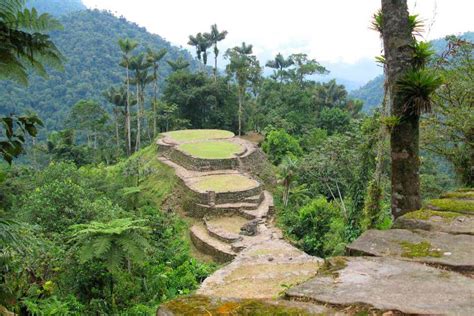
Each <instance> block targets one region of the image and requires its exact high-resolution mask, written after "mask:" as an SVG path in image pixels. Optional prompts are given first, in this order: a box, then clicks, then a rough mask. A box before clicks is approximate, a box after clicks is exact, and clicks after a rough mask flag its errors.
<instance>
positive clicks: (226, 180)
mask: <svg viewBox="0 0 474 316" xmlns="http://www.w3.org/2000/svg"><path fill="white" fill-rule="evenodd" d="M259 186H260V183H259V182H258V181H256V180H254V179H251V178H248V177H246V176H244V175H241V174H216V175H208V176H203V177H199V178H198V179H196V180H195V181H192V182H190V183H189V187H190V188H191V189H192V190H194V191H197V192H201V193H204V192H208V191H214V192H216V193H222V192H239V191H247V190H251V189H255V188H258V187H259Z"/></svg>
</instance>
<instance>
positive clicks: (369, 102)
mask: <svg viewBox="0 0 474 316" xmlns="http://www.w3.org/2000/svg"><path fill="white" fill-rule="evenodd" d="M383 78H384V76H383V75H380V76H377V77H375V78H374V79H372V80H370V81H369V82H367V83H366V84H365V85H364V86H362V87H360V88H359V89H357V90H354V91H352V92H351V93H350V96H351V97H352V98H355V99H359V100H362V101H364V107H363V111H365V112H369V111H370V110H371V109H373V108H375V107H377V106H378V105H380V104H381V103H382V99H383Z"/></svg>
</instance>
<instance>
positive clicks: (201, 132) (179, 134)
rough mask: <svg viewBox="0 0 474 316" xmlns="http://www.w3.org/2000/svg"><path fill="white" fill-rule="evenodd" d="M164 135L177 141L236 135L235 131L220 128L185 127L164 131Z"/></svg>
mask: <svg viewBox="0 0 474 316" xmlns="http://www.w3.org/2000/svg"><path fill="white" fill-rule="evenodd" d="M163 135H166V136H168V137H170V138H172V139H173V140H175V141H177V142H190V141H195V140H204V139H215V138H231V137H234V133H232V132H229V131H224V130H220V129H185V130H181V131H173V132H167V133H163Z"/></svg>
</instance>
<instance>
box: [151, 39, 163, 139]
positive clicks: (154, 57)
mask: <svg viewBox="0 0 474 316" xmlns="http://www.w3.org/2000/svg"><path fill="white" fill-rule="evenodd" d="M166 53H167V50H166V49H165V48H162V49H160V50H159V51H154V50H152V49H150V48H149V49H148V50H147V61H148V63H150V64H151V67H152V69H153V74H152V77H151V79H152V80H153V103H152V104H153V138H155V137H156V116H157V113H156V105H157V102H158V67H159V62H160V60H161V59H163V57H165V55H166Z"/></svg>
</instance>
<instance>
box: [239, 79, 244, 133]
mask: <svg viewBox="0 0 474 316" xmlns="http://www.w3.org/2000/svg"><path fill="white" fill-rule="evenodd" d="M242 90H243V89H242V88H240V87H239V136H241V135H242Z"/></svg>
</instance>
